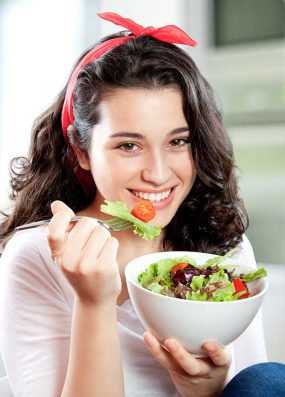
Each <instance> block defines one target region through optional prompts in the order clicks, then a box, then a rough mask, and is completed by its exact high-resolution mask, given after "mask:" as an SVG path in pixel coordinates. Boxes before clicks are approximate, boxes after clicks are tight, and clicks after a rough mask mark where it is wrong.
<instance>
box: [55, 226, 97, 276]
mask: <svg viewBox="0 0 285 397" xmlns="http://www.w3.org/2000/svg"><path fill="white" fill-rule="evenodd" d="M99 227H100V226H99V224H98V222H97V221H96V220H95V219H92V218H83V219H80V220H79V221H78V222H76V225H75V226H74V227H73V229H72V230H71V231H70V233H69V234H68V239H67V240H66V242H65V246H64V251H63V253H62V262H63V263H64V264H65V265H64V267H65V268H66V269H68V270H70V271H73V270H75V269H76V268H77V267H78V266H79V265H80V262H81V257H82V255H83V252H84V247H85V246H86V243H87V241H88V239H89V237H90V236H91V234H92V233H93V231H94V230H95V229H96V228H97V229H98V228H99Z"/></svg>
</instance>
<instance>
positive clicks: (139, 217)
mask: <svg viewBox="0 0 285 397" xmlns="http://www.w3.org/2000/svg"><path fill="white" fill-rule="evenodd" d="M100 210H101V212H104V213H105V214H108V215H112V221H113V220H115V221H116V219H118V220H120V219H121V220H123V221H127V222H129V223H130V226H131V227H132V230H133V232H134V233H135V234H137V235H139V236H140V237H142V238H143V239H145V240H153V239H154V238H155V237H157V236H159V235H160V232H161V228H160V227H158V226H155V225H152V224H150V223H147V222H149V221H150V220H151V219H153V218H154V216H155V208H154V206H153V205H152V203H151V201H149V200H143V199H141V200H139V201H138V202H137V204H136V205H135V206H134V208H133V209H132V210H129V209H128V207H127V205H126V204H125V203H123V202H122V201H107V200H105V203H104V204H102V205H101V208H100Z"/></svg>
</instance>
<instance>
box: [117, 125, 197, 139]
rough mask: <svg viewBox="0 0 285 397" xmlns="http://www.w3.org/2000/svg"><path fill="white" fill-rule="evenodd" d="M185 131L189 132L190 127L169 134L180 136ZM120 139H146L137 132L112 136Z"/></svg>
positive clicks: (124, 132) (180, 128) (123, 132)
mask: <svg viewBox="0 0 285 397" xmlns="http://www.w3.org/2000/svg"><path fill="white" fill-rule="evenodd" d="M184 131H189V127H179V128H175V129H174V130H172V131H170V132H169V133H168V135H175V134H179V133H180V132H184ZM118 137H121V138H122V137H128V138H136V139H144V136H143V135H142V134H139V133H137V132H127V131H120V132H116V133H115V134H112V135H110V138H118Z"/></svg>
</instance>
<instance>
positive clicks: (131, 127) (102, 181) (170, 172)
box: [88, 88, 196, 227]
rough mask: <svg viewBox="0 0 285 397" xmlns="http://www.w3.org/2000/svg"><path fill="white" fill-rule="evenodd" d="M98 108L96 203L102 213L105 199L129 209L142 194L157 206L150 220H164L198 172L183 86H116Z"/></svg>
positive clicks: (92, 159) (92, 162)
mask: <svg viewBox="0 0 285 397" xmlns="http://www.w3.org/2000/svg"><path fill="white" fill-rule="evenodd" d="M99 111H100V115H101V117H100V122H99V123H98V124H97V125H96V126H95V127H94V131H93V136H92V143H91V148H90V151H89V164H88V167H89V168H90V169H91V172H92V175H93V178H94V181H95V184H96V186H97V193H96V197H95V201H94V203H93V205H92V207H93V208H94V209H95V210H96V212H97V211H98V213H99V210H100V205H101V204H102V203H103V202H104V199H106V200H110V201H115V200H120V201H123V202H125V203H126V204H127V206H128V208H130V209H131V208H132V207H133V206H134V205H135V204H136V202H137V201H138V200H139V197H142V198H145V199H148V200H151V201H152V203H153V205H154V206H155V208H156V216H155V218H154V219H153V220H152V223H153V224H156V225H160V226H162V227H164V226H166V225H167V224H168V223H169V222H170V221H171V219H172V218H173V216H174V214H175V213H176V211H177V209H178V207H179V206H180V204H181V203H182V202H183V200H184V199H185V197H186V196H187V195H188V193H189V192H190V190H191V188H192V186H193V183H194V179H195V176H196V170H195V166H194V162H193V158H192V152H191V147H190V145H189V142H190V140H191V131H189V129H188V125H187V122H186V119H185V117H184V114H183V109H182V95H181V93H180V91H179V90H178V89H175V88H160V89H143V88H135V89H116V90H114V91H113V92H112V94H111V95H110V96H108V97H107V98H105V99H104V100H103V101H102V102H101V104H100V106H99ZM169 192H170V194H169Z"/></svg>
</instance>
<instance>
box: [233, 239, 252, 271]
mask: <svg viewBox="0 0 285 397" xmlns="http://www.w3.org/2000/svg"><path fill="white" fill-rule="evenodd" d="M232 259H233V260H234V261H236V262H237V263H238V264H240V265H246V266H251V267H256V260H255V255H254V251H253V248H252V245H251V242H250V241H249V239H248V237H247V236H246V235H245V234H243V235H242V241H241V242H240V243H239V244H238V245H237V247H236V251H235V253H234V255H233V256H232Z"/></svg>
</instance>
